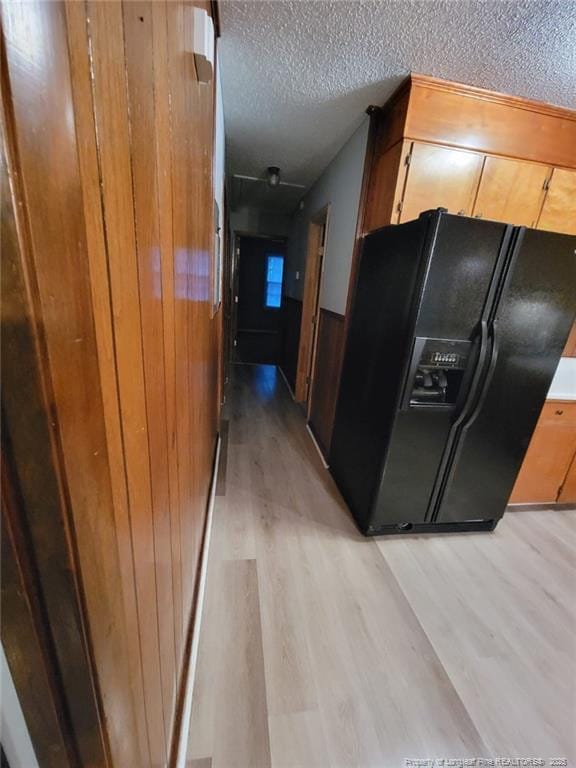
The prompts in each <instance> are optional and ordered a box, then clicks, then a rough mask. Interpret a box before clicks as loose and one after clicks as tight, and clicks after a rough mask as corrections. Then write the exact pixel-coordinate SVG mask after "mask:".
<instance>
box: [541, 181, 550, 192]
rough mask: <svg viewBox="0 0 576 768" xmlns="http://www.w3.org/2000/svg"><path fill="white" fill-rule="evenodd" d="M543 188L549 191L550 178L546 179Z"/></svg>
mask: <svg viewBox="0 0 576 768" xmlns="http://www.w3.org/2000/svg"><path fill="white" fill-rule="evenodd" d="M542 189H543V190H544V191H545V192H548V190H549V189H550V179H544V184H543V186H542Z"/></svg>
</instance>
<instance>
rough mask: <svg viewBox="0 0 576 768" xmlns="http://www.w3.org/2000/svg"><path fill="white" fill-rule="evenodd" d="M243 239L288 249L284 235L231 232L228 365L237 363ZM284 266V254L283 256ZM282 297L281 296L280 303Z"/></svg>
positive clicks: (286, 238)
mask: <svg viewBox="0 0 576 768" xmlns="http://www.w3.org/2000/svg"><path fill="white" fill-rule="evenodd" d="M244 237H251V238H255V239H259V240H271V241H275V242H277V243H282V244H283V246H284V248H287V247H288V237H287V236H286V235H266V234H263V233H261V232H250V231H249V230H243V229H236V230H231V233H230V240H231V244H232V249H231V254H230V260H231V264H230V339H229V347H230V355H229V365H234V364H236V363H238V360H237V359H236V351H237V347H238V302H239V300H240V258H241V253H240V241H241V240H242V238H244ZM284 265H286V254H285V255H284ZM284 279H285V275H284V277H283V279H282V291H284ZM283 300H284V296H283V295H282V301H283Z"/></svg>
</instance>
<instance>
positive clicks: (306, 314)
mask: <svg viewBox="0 0 576 768" xmlns="http://www.w3.org/2000/svg"><path fill="white" fill-rule="evenodd" d="M329 210H330V206H329V205H326V206H325V207H324V208H322V209H321V210H319V211H317V212H316V213H315V214H314V216H312V218H311V219H310V224H309V226H308V247H307V253H306V275H305V278H304V298H303V301H302V323H301V326H300V344H299V349H298V368H297V371H296V391H295V397H296V400H297V401H299V402H302V403H304V404H305V408H306V418H307V419H310V408H311V404H312V391H313V384H314V373H315V369H316V349H317V341H318V320H319V314H320V288H321V283H322V269H323V264H324V248H325V242H326V233H327V230H328V215H329Z"/></svg>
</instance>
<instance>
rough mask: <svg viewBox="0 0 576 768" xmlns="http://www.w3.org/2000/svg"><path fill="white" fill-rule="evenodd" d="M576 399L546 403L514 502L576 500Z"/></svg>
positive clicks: (518, 483) (514, 495)
mask: <svg viewBox="0 0 576 768" xmlns="http://www.w3.org/2000/svg"><path fill="white" fill-rule="evenodd" d="M575 456H576V401H564V400H549V401H548V402H546V403H545V405H544V408H543V409H542V413H541V414H540V419H539V421H538V424H537V426H536V430H535V431H534V435H533V437H532V440H531V442H530V446H529V448H528V452H527V453H526V458H525V459H524V464H523V465H522V469H521V470H520V474H519V475H518V479H517V481H516V485H515V486H514V490H513V491H512V496H511V497H510V503H511V504H539V503H546V502H550V503H555V502H557V501H558V502H572V501H574V502H576V462H575Z"/></svg>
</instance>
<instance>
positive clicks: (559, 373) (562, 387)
mask: <svg viewBox="0 0 576 768" xmlns="http://www.w3.org/2000/svg"><path fill="white" fill-rule="evenodd" d="M547 399H548V400H576V357H562V358H561V359H560V363H559V364H558V368H556V373H555V375H554V378H553V379H552V384H551V385H550V389H549V390H548V397H547Z"/></svg>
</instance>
